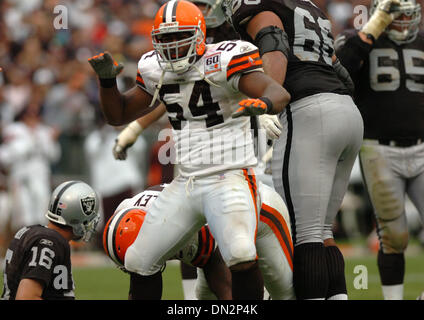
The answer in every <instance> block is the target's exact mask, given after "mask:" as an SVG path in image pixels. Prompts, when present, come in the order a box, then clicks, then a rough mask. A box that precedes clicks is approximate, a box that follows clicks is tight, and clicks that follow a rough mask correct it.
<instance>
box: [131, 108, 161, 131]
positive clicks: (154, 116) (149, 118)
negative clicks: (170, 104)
mask: <svg viewBox="0 0 424 320" xmlns="http://www.w3.org/2000/svg"><path fill="white" fill-rule="evenodd" d="M165 112H166V107H165V105H164V104H163V103H161V104H160V105H159V106H157V107H156V108H155V109H154V110H153V111H151V112H149V113H148V114H146V115H144V116H143V117H141V118H138V119H137V122H138V123H139V124H140V126H141V127H142V128H143V129H147V128H148V127H149V126H150V125H151V124H152V123H154V122H156V121H157V120H159V118H160V117H162V116H163V115H164V114H165Z"/></svg>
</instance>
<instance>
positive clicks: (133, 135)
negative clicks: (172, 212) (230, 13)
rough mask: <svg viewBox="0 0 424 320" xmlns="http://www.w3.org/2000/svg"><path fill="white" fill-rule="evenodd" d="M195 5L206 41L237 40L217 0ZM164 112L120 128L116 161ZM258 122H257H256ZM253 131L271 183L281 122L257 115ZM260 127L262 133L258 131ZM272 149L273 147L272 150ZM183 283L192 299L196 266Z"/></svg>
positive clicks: (185, 270)
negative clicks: (274, 141)
mask: <svg viewBox="0 0 424 320" xmlns="http://www.w3.org/2000/svg"><path fill="white" fill-rule="evenodd" d="M189 1H190V2H193V3H194V4H196V5H197V6H198V7H199V8H200V10H202V12H203V15H204V17H205V23H206V33H207V38H206V40H205V41H206V44H211V43H217V42H220V41H222V40H233V39H239V36H238V34H236V33H235V31H234V29H233V27H232V26H231V25H230V24H229V23H227V22H226V20H225V16H224V13H223V12H222V8H221V6H220V4H219V3H220V0H189ZM165 112H166V107H165V105H164V104H163V103H161V104H160V105H159V106H157V107H156V108H155V109H154V110H153V111H151V112H149V113H148V114H146V115H144V116H142V117H141V118H139V119H136V120H134V121H132V122H131V123H130V124H129V125H127V126H126V127H125V129H123V130H122V131H121V132H120V133H119V135H118V137H117V138H116V141H115V145H114V147H113V150H112V152H113V155H114V157H115V159H117V160H125V159H126V158H127V150H128V148H130V147H131V146H132V145H133V144H134V143H135V141H136V140H137V138H138V136H139V135H140V134H141V133H142V132H143V131H144V130H145V129H147V128H148V127H149V126H150V125H151V124H152V123H154V122H155V121H157V120H158V119H159V118H161V117H162V116H163V115H164V114H165ZM258 122H259V123H258ZM251 127H252V129H253V131H252V133H253V135H254V139H255V143H256V148H255V150H256V154H257V157H258V160H259V163H258V166H257V167H256V168H255V171H256V175H257V178H258V179H259V180H260V181H262V182H264V183H265V184H267V185H271V186H272V176H271V174H270V173H269V172H268V171H269V170H270V161H269V162H268V163H267V160H269V159H267V155H268V156H270V155H271V154H272V153H270V152H268V153H267V151H268V150H269V148H270V146H269V145H268V142H269V140H268V139H275V138H278V136H279V134H280V133H281V125H280V122H279V120H278V117H277V116H276V115H270V114H263V115H260V116H258V117H252V118H251ZM258 129H259V130H258ZM261 129H263V130H264V132H261ZM271 151H272V150H271ZM181 272H182V283H183V291H184V297H185V298H186V299H189V300H190V299H193V298H194V292H195V288H194V285H195V278H196V269H195V268H190V267H188V266H187V265H186V264H182V265H181Z"/></svg>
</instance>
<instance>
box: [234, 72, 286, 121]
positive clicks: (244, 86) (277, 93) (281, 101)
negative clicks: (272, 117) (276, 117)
mask: <svg viewBox="0 0 424 320" xmlns="http://www.w3.org/2000/svg"><path fill="white" fill-rule="evenodd" d="M239 90H240V91H241V92H243V93H244V94H246V95H247V96H248V97H250V98H260V97H266V98H268V99H269V100H270V101H271V103H272V111H271V112H269V113H270V114H278V113H280V112H281V111H283V109H284V108H285V107H286V106H287V105H288V104H289V102H290V98H291V97H290V94H289V93H288V92H287V90H286V89H284V88H283V87H282V86H281V85H280V84H279V83H277V82H276V81H275V80H274V79H272V78H271V77H270V76H268V75H266V74H264V73H262V72H251V73H249V74H246V75H243V76H242V77H241V78H240V81H239Z"/></svg>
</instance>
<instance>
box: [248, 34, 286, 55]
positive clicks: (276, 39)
mask: <svg viewBox="0 0 424 320" xmlns="http://www.w3.org/2000/svg"><path fill="white" fill-rule="evenodd" d="M254 43H255V45H256V46H257V47H258V48H259V53H260V55H261V56H262V55H263V54H265V53H267V52H271V51H281V52H282V53H283V54H284V55H285V56H286V57H287V58H288V56H289V52H290V45H289V39H288V36H287V33H285V32H284V31H283V30H281V29H280V28H278V27H275V26H268V27H265V28H263V29H261V30H260V31H259V32H258V33H257V34H256V37H255V41H254Z"/></svg>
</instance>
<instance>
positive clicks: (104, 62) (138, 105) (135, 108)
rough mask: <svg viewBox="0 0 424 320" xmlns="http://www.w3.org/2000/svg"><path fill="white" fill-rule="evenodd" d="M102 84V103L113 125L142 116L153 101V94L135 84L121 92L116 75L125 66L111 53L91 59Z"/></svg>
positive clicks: (106, 115)
mask: <svg viewBox="0 0 424 320" xmlns="http://www.w3.org/2000/svg"><path fill="white" fill-rule="evenodd" d="M88 61H89V63H90V65H91V66H92V68H93V69H94V71H95V72H96V74H97V76H98V79H99V86H100V89H99V90H100V105H101V108H102V112H103V115H104V116H105V119H106V121H107V123H109V124H110V125H113V126H120V125H124V124H128V123H129V122H131V121H133V120H135V119H137V118H139V117H141V116H142V115H143V113H145V109H146V108H147V107H148V106H149V104H150V103H151V101H152V96H151V95H150V94H148V93H147V92H145V91H144V90H142V89H140V88H139V87H137V86H135V87H133V88H131V89H130V90H128V91H127V92H125V93H124V94H121V93H120V92H119V90H118V88H117V86H116V76H117V75H118V74H119V73H120V72H121V71H122V69H123V68H124V66H123V65H122V64H118V63H117V62H115V61H114V60H113V58H112V56H111V55H110V53H108V52H105V53H101V54H99V55H96V56H94V57H92V58H90V59H89V60H88Z"/></svg>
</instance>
